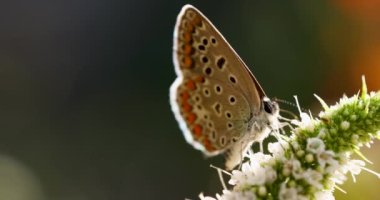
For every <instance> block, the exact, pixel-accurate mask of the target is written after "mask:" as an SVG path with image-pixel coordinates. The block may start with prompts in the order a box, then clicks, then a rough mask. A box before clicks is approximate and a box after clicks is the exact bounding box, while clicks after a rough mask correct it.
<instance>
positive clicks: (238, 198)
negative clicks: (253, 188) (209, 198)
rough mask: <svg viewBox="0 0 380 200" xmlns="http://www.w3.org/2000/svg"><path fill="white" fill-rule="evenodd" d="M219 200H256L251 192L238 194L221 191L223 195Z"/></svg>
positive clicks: (236, 192) (237, 192)
mask: <svg viewBox="0 0 380 200" xmlns="http://www.w3.org/2000/svg"><path fill="white" fill-rule="evenodd" d="M220 199H221V200H255V199H257V197H256V195H255V193H253V192H248V191H247V192H239V191H233V192H231V191H228V190H223V195H222V196H221V198H220Z"/></svg>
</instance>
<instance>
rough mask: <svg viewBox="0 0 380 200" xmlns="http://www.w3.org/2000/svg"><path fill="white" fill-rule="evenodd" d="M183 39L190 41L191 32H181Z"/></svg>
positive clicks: (186, 41)
mask: <svg viewBox="0 0 380 200" xmlns="http://www.w3.org/2000/svg"><path fill="white" fill-rule="evenodd" d="M183 40H184V41H185V43H190V42H191V33H189V32H186V33H184V34H183Z"/></svg>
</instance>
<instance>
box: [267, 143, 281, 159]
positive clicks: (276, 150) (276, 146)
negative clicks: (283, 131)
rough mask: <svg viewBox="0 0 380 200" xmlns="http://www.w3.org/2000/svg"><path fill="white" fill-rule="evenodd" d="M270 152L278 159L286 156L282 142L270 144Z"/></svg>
mask: <svg viewBox="0 0 380 200" xmlns="http://www.w3.org/2000/svg"><path fill="white" fill-rule="evenodd" d="M268 151H269V152H270V153H272V154H273V156H274V157H277V158H282V157H283V155H284V148H282V144H281V143H280V142H273V143H269V144H268Z"/></svg>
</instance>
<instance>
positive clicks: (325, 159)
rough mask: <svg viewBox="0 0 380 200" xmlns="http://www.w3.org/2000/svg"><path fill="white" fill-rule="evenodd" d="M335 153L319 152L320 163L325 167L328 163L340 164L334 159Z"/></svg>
mask: <svg viewBox="0 0 380 200" xmlns="http://www.w3.org/2000/svg"><path fill="white" fill-rule="evenodd" d="M334 156H335V153H334V152H333V151H330V150H328V151H322V152H320V153H319V154H317V159H318V163H319V165H320V166H321V167H323V168H325V166H326V163H328V164H330V165H338V164H339V163H338V161H337V160H335V159H334Z"/></svg>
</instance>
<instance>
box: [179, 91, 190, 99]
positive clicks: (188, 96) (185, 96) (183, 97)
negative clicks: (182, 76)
mask: <svg viewBox="0 0 380 200" xmlns="http://www.w3.org/2000/svg"><path fill="white" fill-rule="evenodd" d="M181 98H182V101H187V100H188V99H189V98H190V95H189V93H188V92H182V93H181Z"/></svg>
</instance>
